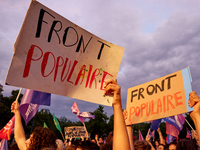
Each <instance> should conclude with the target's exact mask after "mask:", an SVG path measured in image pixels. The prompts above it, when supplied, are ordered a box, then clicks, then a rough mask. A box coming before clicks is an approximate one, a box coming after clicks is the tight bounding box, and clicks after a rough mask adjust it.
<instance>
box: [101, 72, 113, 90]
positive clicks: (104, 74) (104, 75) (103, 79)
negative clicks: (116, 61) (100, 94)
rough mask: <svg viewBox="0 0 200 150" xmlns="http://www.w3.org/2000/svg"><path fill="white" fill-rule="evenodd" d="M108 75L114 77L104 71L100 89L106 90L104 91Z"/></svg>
mask: <svg viewBox="0 0 200 150" xmlns="http://www.w3.org/2000/svg"><path fill="white" fill-rule="evenodd" d="M107 75H109V76H111V77H113V75H111V74H110V73H108V72H106V71H104V72H103V77H102V80H101V87H100V90H104V89H103V84H104V82H105V78H106V76H107Z"/></svg>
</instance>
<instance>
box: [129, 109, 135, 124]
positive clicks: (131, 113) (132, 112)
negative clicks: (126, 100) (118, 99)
mask: <svg viewBox="0 0 200 150" xmlns="http://www.w3.org/2000/svg"><path fill="white" fill-rule="evenodd" d="M132 110H133V111H132ZM134 113H135V107H131V108H130V113H129V114H130V115H129V121H130V122H132V121H131V119H133V118H131V116H132V115H133V114H134Z"/></svg>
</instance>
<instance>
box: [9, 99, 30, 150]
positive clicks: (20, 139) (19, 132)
mask: <svg viewBox="0 0 200 150" xmlns="http://www.w3.org/2000/svg"><path fill="white" fill-rule="evenodd" d="M11 111H12V112H13V113H14V114H15V128H14V136H15V140H16V143H17V145H18V147H19V149H20V150H26V144H25V142H26V137H25V133H24V128H23V126H22V122H21V115H20V112H19V104H18V102H17V101H14V102H13V103H12V105H11Z"/></svg>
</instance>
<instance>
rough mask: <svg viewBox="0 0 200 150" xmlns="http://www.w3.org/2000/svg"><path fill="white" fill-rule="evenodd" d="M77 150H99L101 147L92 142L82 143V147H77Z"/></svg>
mask: <svg viewBox="0 0 200 150" xmlns="http://www.w3.org/2000/svg"><path fill="white" fill-rule="evenodd" d="M77 150H99V146H98V145H97V144H96V143H94V142H91V141H90V140H85V141H82V145H79V146H77Z"/></svg>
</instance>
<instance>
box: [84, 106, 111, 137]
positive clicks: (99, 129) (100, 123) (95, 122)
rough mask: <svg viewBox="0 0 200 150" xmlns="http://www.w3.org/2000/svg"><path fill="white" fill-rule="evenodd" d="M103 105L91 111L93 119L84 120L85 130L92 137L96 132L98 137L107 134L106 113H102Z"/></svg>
mask: <svg viewBox="0 0 200 150" xmlns="http://www.w3.org/2000/svg"><path fill="white" fill-rule="evenodd" d="M103 108H104V107H103V106H101V105H99V107H98V108H97V109H96V110H95V111H94V112H92V113H91V114H92V115H95V119H90V120H89V121H88V122H85V125H86V127H87V130H88V132H89V133H91V137H92V138H94V137H95V134H98V135H99V137H101V136H103V135H104V134H107V127H108V126H107V120H108V117H107V114H106V113H104V110H103Z"/></svg>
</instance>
